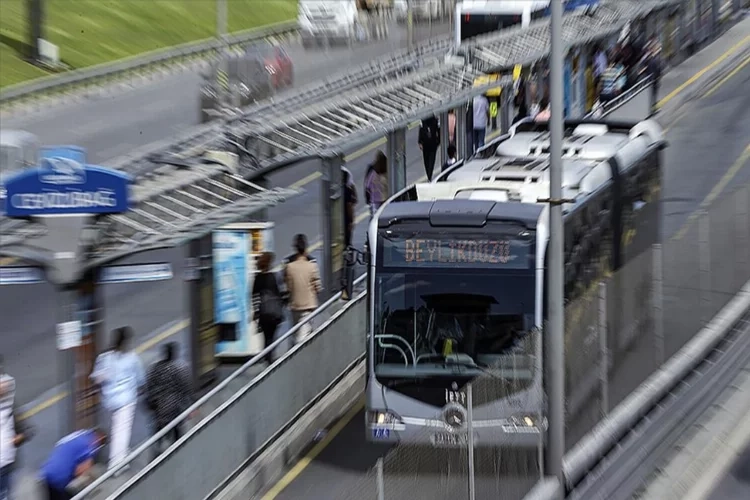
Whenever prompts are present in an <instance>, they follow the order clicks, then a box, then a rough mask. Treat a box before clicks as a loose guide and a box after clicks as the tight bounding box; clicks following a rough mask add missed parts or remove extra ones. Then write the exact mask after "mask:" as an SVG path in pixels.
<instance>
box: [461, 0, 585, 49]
mask: <svg viewBox="0 0 750 500" xmlns="http://www.w3.org/2000/svg"><path fill="white" fill-rule="evenodd" d="M598 3H599V0H563V5H564V10H565V11H566V12H568V11H573V10H576V9H579V8H585V7H589V6H594V5H596V4H598ZM548 15H549V0H463V1H462V2H460V3H457V4H456V24H455V33H454V36H455V42H456V47H459V46H460V45H461V43H462V42H463V41H464V40H468V39H469V38H473V37H475V36H480V35H486V34H488V33H492V32H493V31H499V30H502V29H505V28H512V27H518V26H520V27H524V28H525V27H527V26H529V24H531V23H532V22H533V21H535V20H537V19H540V18H543V17H546V16H548Z"/></svg>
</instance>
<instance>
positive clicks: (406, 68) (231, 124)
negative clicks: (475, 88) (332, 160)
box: [109, 36, 452, 178]
mask: <svg viewBox="0 0 750 500" xmlns="http://www.w3.org/2000/svg"><path fill="white" fill-rule="evenodd" d="M451 44H452V38H451V37H450V36H442V37H437V38H435V39H432V40H429V41H426V42H423V43H421V44H419V45H418V46H417V47H416V48H415V49H414V50H411V51H409V50H400V51H398V52H396V53H393V54H389V55H386V56H383V57H380V58H377V59H374V60H372V61H371V62H369V63H367V64H363V65H361V66H359V67H357V68H354V69H349V70H344V71H340V72H338V73H336V74H335V75H333V76H332V77H330V78H327V79H325V80H323V81H322V82H320V81H317V82H314V83H310V84H308V85H305V86H303V87H301V88H296V89H289V90H285V91H284V92H282V93H280V94H278V95H276V96H273V97H270V98H268V99H265V100H263V101H261V102H259V103H256V104H253V105H251V106H249V107H247V108H245V109H244V110H237V114H235V115H230V116H227V119H226V120H225V121H223V122H221V121H217V122H212V123H208V124H205V125H202V126H199V127H197V128H192V129H191V130H189V131H186V132H185V133H183V134H181V135H178V136H175V137H172V138H170V139H169V140H166V141H162V142H159V143H155V144H151V145H148V146H145V147H144V148H140V149H137V150H135V151H133V153H131V154H129V155H125V156H122V157H120V158H117V159H115V160H114V161H113V162H111V163H110V165H109V166H111V167H112V168H116V169H118V170H122V171H123V172H126V173H128V174H129V175H131V176H132V177H134V178H138V177H141V176H143V175H148V174H149V173H150V171H151V170H153V169H154V168H155V166H154V162H153V161H152V159H153V158H154V157H155V156H159V157H166V156H172V157H175V158H186V157H192V156H195V155H198V154H201V153H203V152H205V151H206V150H210V149H223V148H224V146H225V141H226V139H227V137H226V136H227V134H228V135H232V136H235V137H237V136H244V135H248V134H249V133H252V130H253V129H254V128H255V127H256V126H257V124H258V123H264V122H265V116H266V115H268V114H277V113H283V114H293V113H297V112H299V110H300V109H304V108H305V107H307V106H310V105H311V104H314V103H317V102H320V101H323V100H325V99H328V98H331V97H334V96H337V95H340V94H342V93H344V92H348V91H351V90H355V89H363V88H375V87H377V86H379V85H384V84H386V83H388V82H390V81H392V80H394V79H398V78H402V77H403V76H405V75H407V74H410V73H413V72H415V71H418V70H419V69H420V68H422V67H424V66H425V65H426V64H429V63H430V61H433V60H436V59H437V58H440V57H442V56H444V55H445V53H446V52H447V51H448V50H449V49H450V47H451ZM238 142H244V140H243V141H238Z"/></svg>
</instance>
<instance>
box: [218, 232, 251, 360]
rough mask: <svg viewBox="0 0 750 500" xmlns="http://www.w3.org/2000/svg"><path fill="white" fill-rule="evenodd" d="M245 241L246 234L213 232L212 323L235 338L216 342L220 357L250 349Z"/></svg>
mask: <svg viewBox="0 0 750 500" xmlns="http://www.w3.org/2000/svg"><path fill="white" fill-rule="evenodd" d="M248 238H249V235H248V234H247V232H245V231H228V230H218V231H214V233H213V258H214V321H215V322H216V323H218V324H221V325H223V328H222V330H223V331H234V332H235V335H234V338H232V339H227V338H224V339H222V338H220V339H219V342H217V343H216V354H219V355H222V354H223V355H232V354H237V355H245V354H247V352H248V351H249V349H250V332H249V325H248V307H249V304H248V301H249V297H248V295H249V283H248V248H249V240H248ZM232 325H233V326H234V329H233V328H232Z"/></svg>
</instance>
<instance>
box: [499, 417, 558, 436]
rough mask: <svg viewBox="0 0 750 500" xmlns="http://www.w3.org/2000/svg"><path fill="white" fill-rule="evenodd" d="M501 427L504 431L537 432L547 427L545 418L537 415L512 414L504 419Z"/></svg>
mask: <svg viewBox="0 0 750 500" xmlns="http://www.w3.org/2000/svg"><path fill="white" fill-rule="evenodd" d="M503 429H504V430H505V431H506V432H518V433H537V432H539V431H540V430H546V429H547V419H546V418H540V417H539V416H538V415H527V414H521V415H513V416H512V417H510V418H508V419H507V420H506V424H505V425H504V426H503Z"/></svg>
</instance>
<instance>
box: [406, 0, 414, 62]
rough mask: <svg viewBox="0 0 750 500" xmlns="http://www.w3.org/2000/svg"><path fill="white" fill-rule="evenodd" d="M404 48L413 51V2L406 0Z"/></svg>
mask: <svg viewBox="0 0 750 500" xmlns="http://www.w3.org/2000/svg"><path fill="white" fill-rule="evenodd" d="M406 44H407V45H406V47H407V48H408V49H409V50H410V51H411V50H414V5H413V0H406Z"/></svg>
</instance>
